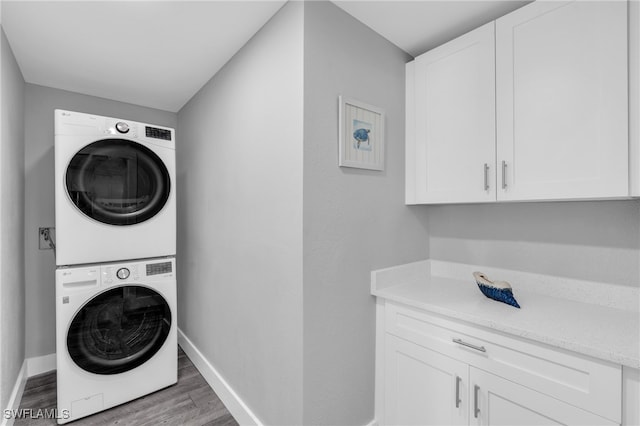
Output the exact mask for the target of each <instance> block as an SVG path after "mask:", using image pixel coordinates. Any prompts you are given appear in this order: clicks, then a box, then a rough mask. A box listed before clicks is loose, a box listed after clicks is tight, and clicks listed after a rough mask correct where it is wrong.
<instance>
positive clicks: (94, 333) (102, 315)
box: [67, 286, 171, 374]
mask: <svg viewBox="0 0 640 426" xmlns="http://www.w3.org/2000/svg"><path fill="white" fill-rule="evenodd" d="M170 329H171V310H170V309H169V305H168V304H167V302H166V301H165V299H164V298H163V297H162V296H161V295H160V294H159V293H157V292H156V291H154V290H152V289H150V288H147V287H141V286H123V287H116V288H112V289H110V290H107V291H105V292H104V293H101V294H99V295H98V296H96V297H95V298H93V299H91V300H90V301H89V302H88V303H86V304H85V305H84V306H83V307H82V308H81V309H80V310H79V311H78V313H77V314H76V315H75V317H74V318H73V321H71V325H70V326H69V331H68V333H67V349H68V351H69V355H70V356H71V359H73V361H74V362H75V363H76V364H77V365H78V366H79V367H81V368H82V369H84V370H86V371H89V372H91V373H96V374H118V373H123V372H125V371H129V370H132V369H134V368H136V367H138V366H140V365H142V364H143V363H145V362H146V361H148V360H149V359H150V358H151V357H153V355H155V354H156V353H157V352H158V350H160V348H161V347H162V345H163V344H164V342H165V341H166V339H167V336H168V335H169V330H170Z"/></svg>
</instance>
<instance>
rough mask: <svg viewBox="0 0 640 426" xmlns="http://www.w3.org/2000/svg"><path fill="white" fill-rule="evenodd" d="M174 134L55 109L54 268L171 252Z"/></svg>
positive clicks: (173, 248) (173, 235)
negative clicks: (56, 266)
mask: <svg viewBox="0 0 640 426" xmlns="http://www.w3.org/2000/svg"><path fill="white" fill-rule="evenodd" d="M175 176H176V170H175V131H174V129H171V128H167V127H160V126H154V125H150V124H145V123H137V122H134V121H129V120H123V119H118V118H109V117H101V116H97V115H90V114H83V113H79V112H71V111H63V110H56V111H55V209H56V220H55V223H56V249H57V250H56V265H58V266H64V265H78V264H90V263H100V262H109V261H118V260H128V259H143V258H152V257H159V256H172V255H175V254H176V179H175Z"/></svg>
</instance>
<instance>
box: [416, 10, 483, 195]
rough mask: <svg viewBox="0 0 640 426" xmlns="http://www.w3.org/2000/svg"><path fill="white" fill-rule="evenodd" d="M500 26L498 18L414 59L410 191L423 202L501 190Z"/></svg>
mask: <svg viewBox="0 0 640 426" xmlns="http://www.w3.org/2000/svg"><path fill="white" fill-rule="evenodd" d="M494 27H495V25H494V23H493V22H491V23H489V24H487V25H485V26H483V27H480V28H478V29H476V30H475V31H472V32H470V33H468V34H466V35H464V36H462V37H460V38H458V39H456V40H453V41H452V42H450V43H447V44H445V45H442V46H440V47H438V48H436V49H433V50H431V51H429V52H427V53H425V54H424V55H422V56H420V57H418V58H417V59H416V60H415V61H413V62H411V63H409V64H408V65H407V84H408V86H407V87H408V90H407V100H408V103H409V105H410V106H413V108H411V107H408V108H407V113H408V114H411V117H410V119H409V122H412V123H413V125H412V126H407V137H408V141H412V142H413V143H407V147H406V149H407V151H406V155H407V170H408V171H409V170H410V172H409V175H413V176H414V179H409V178H408V179H407V196H409V193H410V192H411V193H413V194H415V197H416V198H417V202H424V203H431V202H433V203H439V202H472V201H473V202H486V201H492V200H495V198H496V186H495V161H496V151H495V150H496V129H495V54H494ZM411 86H413V87H411ZM412 185H414V187H413V188H411V186H412Z"/></svg>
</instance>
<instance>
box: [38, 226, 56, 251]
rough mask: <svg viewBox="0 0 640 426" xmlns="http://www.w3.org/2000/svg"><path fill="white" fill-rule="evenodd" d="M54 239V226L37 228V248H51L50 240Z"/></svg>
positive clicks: (53, 240)
mask: <svg viewBox="0 0 640 426" xmlns="http://www.w3.org/2000/svg"><path fill="white" fill-rule="evenodd" d="M55 240H56V228H53V227H50V228H38V249H40V250H51V249H52V248H53V244H50V242H55Z"/></svg>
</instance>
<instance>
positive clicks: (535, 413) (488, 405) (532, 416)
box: [469, 367, 617, 426]
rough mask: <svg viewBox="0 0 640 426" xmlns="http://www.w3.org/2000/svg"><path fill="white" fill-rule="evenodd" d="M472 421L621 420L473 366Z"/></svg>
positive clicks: (595, 422)
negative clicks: (610, 418) (601, 414)
mask: <svg viewBox="0 0 640 426" xmlns="http://www.w3.org/2000/svg"><path fill="white" fill-rule="evenodd" d="M469 371H470V384H471V386H470V399H471V403H470V407H469V410H470V419H471V421H470V424H471V425H476V424H477V425H494V426H495V425H505V426H515V425H536V426H541V425H581V426H582V425H585V426H586V425H615V424H617V423H615V422H613V421H611V420H607V419H605V418H603V417H600V416H597V415H595V414H592V413H589V412H587V411H584V410H582V409H580V408H577V407H574V406H573V405H569V404H567V403H565V402H562V401H560V400H558V399H555V398H552V397H550V396H547V395H544V394H541V393H539V392H536V391H534V390H531V389H529V388H527V387H524V386H522V385H519V384H516V383H514V382H511V381H509V380H505V379H503V378H501V377H498V376H496V375H493V374H491V373H487V372H485V371H483V370H480V369H477V368H474V367H470V368H469Z"/></svg>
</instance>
